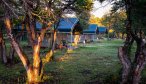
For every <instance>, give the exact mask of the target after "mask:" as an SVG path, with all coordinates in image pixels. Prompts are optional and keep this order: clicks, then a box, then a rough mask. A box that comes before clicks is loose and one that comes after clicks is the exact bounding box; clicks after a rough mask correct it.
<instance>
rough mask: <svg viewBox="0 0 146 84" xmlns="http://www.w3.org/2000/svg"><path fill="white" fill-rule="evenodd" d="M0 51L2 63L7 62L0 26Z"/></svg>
mask: <svg viewBox="0 0 146 84" xmlns="http://www.w3.org/2000/svg"><path fill="white" fill-rule="evenodd" d="M0 52H1V58H2V62H3V63H4V64H6V63H7V62H8V60H7V56H6V45H5V41H4V39H3V33H2V29H1V28H0Z"/></svg>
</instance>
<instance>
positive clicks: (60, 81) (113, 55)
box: [0, 40, 146, 84]
mask: <svg viewBox="0 0 146 84" xmlns="http://www.w3.org/2000/svg"><path fill="white" fill-rule="evenodd" d="M122 45H123V40H111V41H107V40H101V41H96V42H93V43H90V44H89V43H88V44H86V45H85V46H83V44H79V46H80V47H79V48H77V49H75V50H73V51H72V52H70V53H67V52H66V50H65V49H62V50H56V51H55V54H54V60H53V61H52V62H50V63H48V64H47V65H46V66H45V75H44V81H45V82H46V83H47V84H48V83H49V84H86V83H87V84H117V83H118V81H119V77H120V75H119V73H120V70H121V64H120V62H119V59H118V57H117V50H118V47H119V46H122ZM45 51H46V49H43V50H42V53H45ZM26 52H27V51H26ZM29 53H30V52H29ZM0 67H1V69H0V74H1V75H0V80H1V82H2V83H4V82H6V83H7V82H9V83H10V82H16V81H17V82H25V73H26V72H25V70H24V68H23V66H22V64H21V63H17V64H15V65H11V66H10V65H9V66H7V67H6V66H4V65H2V64H0ZM143 75H146V74H145V73H143ZM144 77H145V76H144ZM144 77H143V79H144Z"/></svg>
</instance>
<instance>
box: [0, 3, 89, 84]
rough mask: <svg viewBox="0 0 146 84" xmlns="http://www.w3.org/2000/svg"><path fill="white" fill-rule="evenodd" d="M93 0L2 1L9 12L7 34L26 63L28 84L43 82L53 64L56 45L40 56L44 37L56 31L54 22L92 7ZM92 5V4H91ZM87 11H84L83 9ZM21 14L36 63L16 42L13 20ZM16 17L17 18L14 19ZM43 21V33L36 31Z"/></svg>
mask: <svg viewBox="0 0 146 84" xmlns="http://www.w3.org/2000/svg"><path fill="white" fill-rule="evenodd" d="M88 1H91V0H84V1H82V0H81V1H79V2H78V1H77V0H62V1H58V0H57V1H55V0H44V1H40V0H32V1H29V0H21V1H14V2H9V1H8V0H2V1H0V2H1V5H2V6H3V8H4V9H5V11H4V19H3V21H4V24H5V26H6V30H7V35H8V36H9V39H10V42H11V44H12V46H13V48H14V49H15V51H16V53H17V54H18V56H19V58H20V60H21V61H22V64H23V66H24V68H25V70H26V72H27V81H28V83H39V82H40V80H41V79H42V76H43V67H44V65H45V64H46V63H47V62H50V61H51V57H52V55H53V50H54V44H53V45H52V50H48V52H47V53H46V55H45V56H44V58H42V59H41V57H40V48H41V43H42V41H43V39H44V35H45V33H46V32H47V30H48V29H51V28H52V25H53V24H54V23H58V19H60V18H61V16H62V15H63V13H64V10H65V9H69V8H70V9H73V10H75V9H76V8H77V7H81V8H85V9H86V8H88V6H87V7H86V6H85V5H87V3H86V2H88ZM16 3H19V4H18V5H19V6H20V7H19V8H20V9H18V10H17V12H16V11H15V10H14V9H15V7H16V6H18V5H16V6H15V4H16ZM81 3H83V4H81ZM89 6H90V5H89ZM82 10H83V9H82ZM18 12H22V13H23V14H22V15H24V17H25V19H24V21H23V22H22V24H25V25H26V30H27V33H28V35H29V41H30V43H31V45H32V49H33V60H32V63H31V62H30V60H29V59H28V57H27V54H25V53H24V51H23V49H22V48H21V47H20V45H19V43H18V42H17V41H16V39H15V37H14V36H13V34H12V26H11V23H12V20H11V19H12V18H15V17H17V18H18V17H19V15H18V14H17V13H18ZM13 16H15V17H13ZM36 20H39V21H40V22H42V23H43V28H42V29H41V31H40V33H36V31H35V25H34V23H35V21H36ZM53 39H54V40H53V41H55V39H56V29H54V37H53Z"/></svg>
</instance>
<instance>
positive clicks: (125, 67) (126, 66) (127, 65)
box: [118, 47, 131, 84]
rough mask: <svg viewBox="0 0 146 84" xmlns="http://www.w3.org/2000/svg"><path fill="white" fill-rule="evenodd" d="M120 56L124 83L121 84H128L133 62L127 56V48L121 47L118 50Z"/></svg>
mask: <svg viewBox="0 0 146 84" xmlns="http://www.w3.org/2000/svg"><path fill="white" fill-rule="evenodd" d="M118 56H119V59H120V61H121V63H122V81H121V84H126V83H127V82H128V77H129V74H130V70H131V62H130V60H129V59H128V57H127V55H126V54H125V48H124V47H120V48H119V49H118Z"/></svg>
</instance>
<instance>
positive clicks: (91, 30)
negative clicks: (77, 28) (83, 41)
mask: <svg viewBox="0 0 146 84" xmlns="http://www.w3.org/2000/svg"><path fill="white" fill-rule="evenodd" d="M97 28H98V26H97V24H90V25H89V27H88V29H86V30H84V31H83V33H87V34H89V33H90V34H96V30H97Z"/></svg>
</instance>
